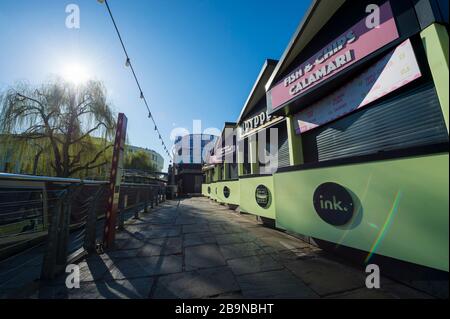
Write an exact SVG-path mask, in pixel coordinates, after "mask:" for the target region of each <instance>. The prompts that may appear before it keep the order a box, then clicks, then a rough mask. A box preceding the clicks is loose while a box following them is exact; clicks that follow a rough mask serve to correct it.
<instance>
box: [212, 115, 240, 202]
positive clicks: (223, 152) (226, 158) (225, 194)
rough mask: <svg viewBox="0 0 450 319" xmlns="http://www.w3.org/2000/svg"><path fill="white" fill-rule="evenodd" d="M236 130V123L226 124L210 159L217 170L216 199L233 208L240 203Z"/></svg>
mask: <svg viewBox="0 0 450 319" xmlns="http://www.w3.org/2000/svg"><path fill="white" fill-rule="evenodd" d="M235 128H236V123H232V122H226V123H225V125H224V128H223V130H222V133H221V135H220V137H219V138H218V139H217V142H216V144H215V146H214V149H213V152H212V153H213V154H212V156H210V158H209V162H210V163H211V165H212V166H213V167H214V170H215V182H214V184H213V191H214V199H215V200H217V202H219V203H221V204H226V205H229V206H230V207H232V208H236V207H237V206H239V202H240V201H239V198H240V193H239V181H238V165H237V155H236V149H237V148H236V134H235V132H236V130H235Z"/></svg>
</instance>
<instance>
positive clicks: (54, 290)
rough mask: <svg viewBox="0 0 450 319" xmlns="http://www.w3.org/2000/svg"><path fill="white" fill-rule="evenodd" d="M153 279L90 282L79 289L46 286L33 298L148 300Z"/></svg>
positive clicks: (63, 286)
mask: <svg viewBox="0 0 450 319" xmlns="http://www.w3.org/2000/svg"><path fill="white" fill-rule="evenodd" d="M153 282H154V279H153V278H139V279H131V280H106V281H96V282H88V283H83V284H81V285H80V288H79V289H68V288H66V286H65V285H58V286H46V287H44V288H42V289H41V290H40V291H39V292H37V293H35V294H34V295H33V296H32V298H39V299H146V298H148V295H149V293H150V289H151V287H152V285H153Z"/></svg>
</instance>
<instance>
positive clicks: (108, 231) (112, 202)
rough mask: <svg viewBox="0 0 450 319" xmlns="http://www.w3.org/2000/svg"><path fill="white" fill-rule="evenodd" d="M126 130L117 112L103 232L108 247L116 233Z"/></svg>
mask: <svg viewBox="0 0 450 319" xmlns="http://www.w3.org/2000/svg"><path fill="white" fill-rule="evenodd" d="M126 132H127V117H126V116H125V114H123V113H119V118H118V120H117V130H116V138H115V141H114V151H113V160H112V165H111V175H110V179H109V189H108V191H109V196H108V204H107V205H108V206H107V210H106V219H105V228H104V232H103V245H104V246H105V248H110V247H112V246H113V244H114V238H115V234H116V219H117V208H118V204H119V194H120V183H121V181H122V163H123V153H124V146H125V136H126Z"/></svg>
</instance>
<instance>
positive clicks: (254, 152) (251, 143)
mask: <svg viewBox="0 0 450 319" xmlns="http://www.w3.org/2000/svg"><path fill="white" fill-rule="evenodd" d="M257 135H258V134H253V135H251V136H249V138H248V148H249V150H250V154H249V159H250V171H251V174H259V160H258V140H257Z"/></svg>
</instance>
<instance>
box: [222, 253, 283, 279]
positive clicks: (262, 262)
mask: <svg viewBox="0 0 450 319" xmlns="http://www.w3.org/2000/svg"><path fill="white" fill-rule="evenodd" d="M228 265H229V266H230V268H231V269H232V271H233V273H234V274H235V275H244V274H251V273H257V272H263V271H268V270H280V269H283V268H284V267H283V265H282V264H280V263H278V262H277V261H275V259H273V258H272V257H271V256H270V255H260V256H250V257H244V258H237V259H230V260H228Z"/></svg>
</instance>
